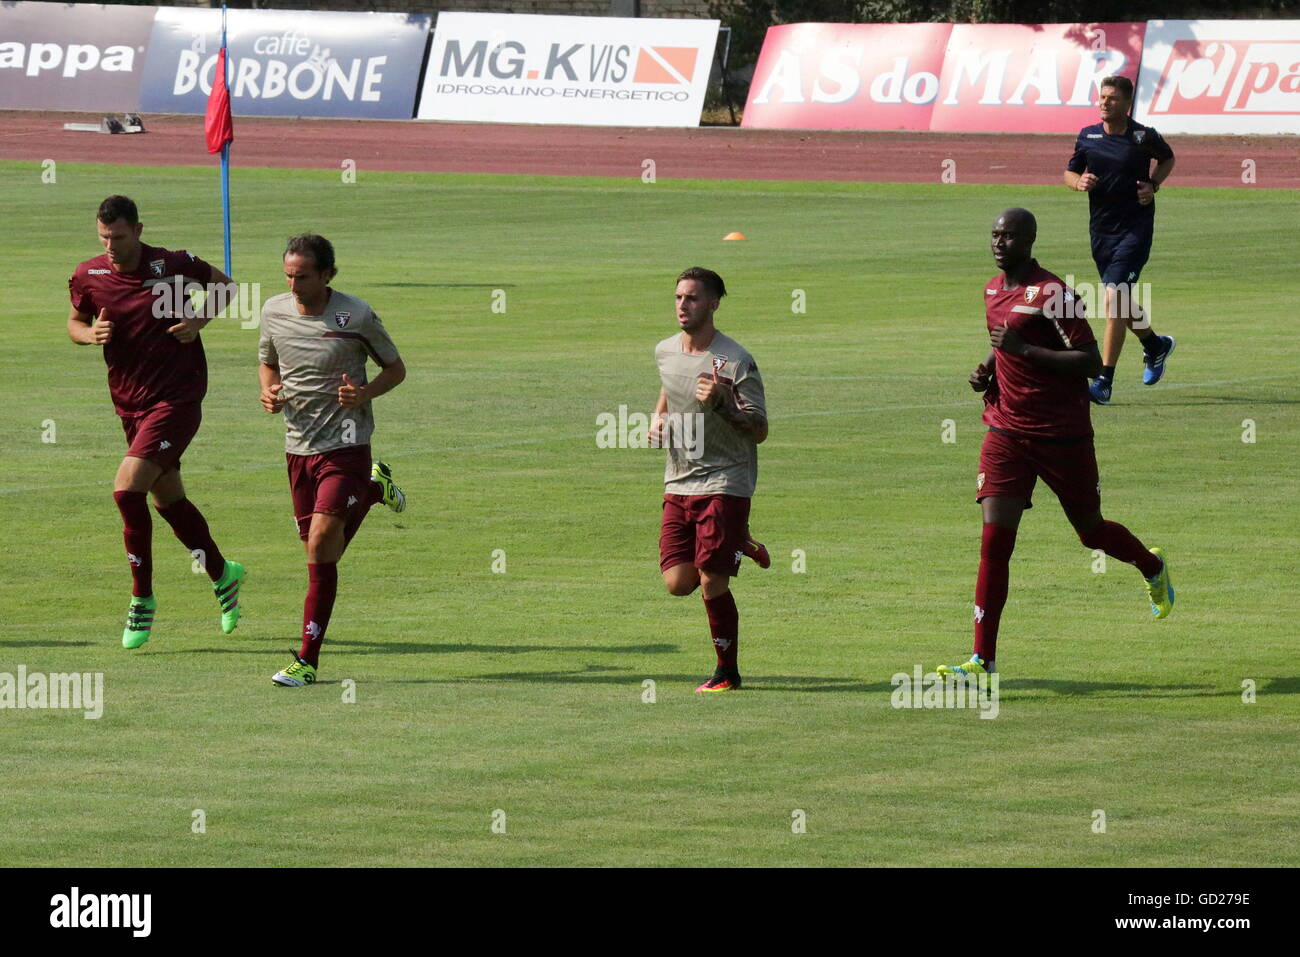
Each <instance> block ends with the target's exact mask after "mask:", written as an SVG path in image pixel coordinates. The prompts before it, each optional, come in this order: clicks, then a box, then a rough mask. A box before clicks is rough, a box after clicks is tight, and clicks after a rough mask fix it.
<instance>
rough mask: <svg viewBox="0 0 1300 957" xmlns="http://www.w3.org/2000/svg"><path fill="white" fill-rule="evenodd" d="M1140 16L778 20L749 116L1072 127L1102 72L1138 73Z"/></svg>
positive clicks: (836, 123)
mask: <svg viewBox="0 0 1300 957" xmlns="http://www.w3.org/2000/svg"><path fill="white" fill-rule="evenodd" d="M1144 27H1145V25H1144V24H1142V23H1091V24H1086V23H1049V24H1035V25H1021V24H956V25H953V24H946V23H899V24H876V23H861V24H828V23H799V24H789V25H786V26H780V27H771V28H770V29H769V30H768V32H767V37H766V39H765V40H764V42H763V50H762V53H761V54H760V55H759V60H758V64H757V67H756V69H755V71H754V79H753V81H752V82H751V84H750V88H749V102H748V103H747V104H746V106H745V115H744V120H743V122H742V125H743V126H747V127H758V128H781V129H859V130H873V129H874V130H890V129H903V130H964V131H989V132H1032V133H1064V132H1069V133H1077V132H1078V131H1079V129H1080V128H1081V127H1083V126H1086V125H1088V124H1089V123H1094V122H1096V120H1097V110H1096V103H1097V84H1098V82H1099V81H1100V80H1101V78H1102V77H1104V76H1108V75H1111V74H1117V75H1120V76H1127V77H1128V78H1129V79H1131V80H1133V81H1134V83H1136V82H1137V73H1138V65H1139V61H1140V60H1141V56H1142V36H1143V32H1144Z"/></svg>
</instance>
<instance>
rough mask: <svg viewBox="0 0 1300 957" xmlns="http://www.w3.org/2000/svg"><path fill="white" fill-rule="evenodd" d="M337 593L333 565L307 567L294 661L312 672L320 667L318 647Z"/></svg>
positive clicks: (323, 638)
mask: <svg viewBox="0 0 1300 957" xmlns="http://www.w3.org/2000/svg"><path fill="white" fill-rule="evenodd" d="M338 590H339V566H338V563H337V562H322V563H320V564H319V565H316V564H312V563H311V562H308V563H307V600H306V601H304V602H303V604H302V650H301V651H299V652H298V657H299V658H302V659H303V660H304V661H306V662H307V664H309V665H311V666H312V667H313V668H315V667H316V665H318V664H319V663H320V645H321V642H322V641H324V640H325V629H326V628H328V627H329V623H330V613H331V612H333V611H334V596H335V595H336V594H338Z"/></svg>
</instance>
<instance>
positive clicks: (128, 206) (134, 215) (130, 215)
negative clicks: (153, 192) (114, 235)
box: [99, 196, 140, 226]
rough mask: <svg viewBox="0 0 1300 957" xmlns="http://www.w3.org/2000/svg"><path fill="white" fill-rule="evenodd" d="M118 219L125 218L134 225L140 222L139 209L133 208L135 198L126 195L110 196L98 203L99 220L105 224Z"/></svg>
mask: <svg viewBox="0 0 1300 957" xmlns="http://www.w3.org/2000/svg"><path fill="white" fill-rule="evenodd" d="M119 219H125V220H126V221H127V222H128V223H130V224H131V225H132V226H134V225H135V224H136V223H138V222H140V211H139V210H137V209H136V208H135V200H133V199H130V198H129V197H126V196H110V197H108V199H106V200H104V201H103V202H102V203H100V204H99V221H100V222H101V223H103V224H104V225H105V226H107V225H108V224H109V223H115V222H117V221H118V220H119Z"/></svg>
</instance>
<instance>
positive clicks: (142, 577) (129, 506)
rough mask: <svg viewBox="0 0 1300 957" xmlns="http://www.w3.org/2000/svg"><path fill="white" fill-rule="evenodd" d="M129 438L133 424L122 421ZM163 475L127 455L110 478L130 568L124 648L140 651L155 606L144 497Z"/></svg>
mask: <svg viewBox="0 0 1300 957" xmlns="http://www.w3.org/2000/svg"><path fill="white" fill-rule="evenodd" d="M124 425H125V426H126V428H127V433H128V437H129V436H130V434H131V431H132V428H133V426H132V424H131V423H129V422H127V421H125V420H124ZM160 474H162V466H160V465H158V464H157V463H156V462H151V461H149V460H148V459H145V458H140V457H138V456H135V455H132V454H130V453H128V454H127V455H126V456H125V457H124V458H123V459H122V464H121V465H119V466H118V469H117V475H116V476H115V477H114V478H113V500H114V501H115V502H116V503H117V510H118V511H119V512H120V513H121V515H122V540H123V543H124V544H125V545H126V558H127V561H128V562H129V563H130V566H131V584H132V587H131V603H130V605H129V606H128V608H127V613H126V627H125V628H124V629H123V631H122V647H123V648H139V647H140V646H141V645H143V644H144V643H145V642H146V641H148V640H149V635H150V633H151V632H152V630H153V621H154V615H155V613H156V612H157V610H158V602H157V601H156V600H155V599H154V595H153V519H152V518H151V517H150V516H149V502H148V499H147V493H148V490H149V488H150V486H152V485H153V483H154V482H155V481H156V480H157V478H158V476H159V475H160Z"/></svg>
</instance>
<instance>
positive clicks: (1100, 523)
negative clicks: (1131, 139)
mask: <svg viewBox="0 0 1300 957" xmlns="http://www.w3.org/2000/svg"><path fill="white" fill-rule="evenodd" d="M1037 232H1038V224H1037V222H1036V221H1035V220H1034V216H1033V214H1032V213H1030V212H1029V211H1028V210H1025V209H1008V210H1006V211H1005V212H1004V213H1002V215H1000V216H999V217H998V218H997V219H996V220H995V221H994V223H993V241H992V246H993V259H994V261H995V262H996V263H997V265H998V267H999V268H1000V269H1001V270H1002V272H1001V273H1000V274H999V275H997V276H994V277H993V278H992V279H990V280H989V281H988V282H987V283H986V284H985V289H984V303H985V316H986V321H987V323H988V331H989V342H990V343H991V344H992V347H993V348H992V349H991V350H990V352H989V355H988V358H987V359H985V360H984V362H983V363H982V364H981V365H979V366H978V367H976V369H975V371H974V372H973V373H971V376H970V380H969V381H970V385H971V388H972V389H974V390H975V391H976V392H983V393H984V403H985V407H984V424H985V425H987V426H988V427H989V430H988V433H987V434H986V435H985V436H984V445H983V448H982V449H981V450H980V463H979V474H978V476H977V477H976V479H975V489H976V495H977V498H976V501H977V502H979V504H980V506H981V508H982V509H983V514H984V533H983V538H982V541H981V544H980V567H979V578H978V579H977V581H976V584H975V650H974V652H973V653H972V655H971V658H970V660H969V661H967V662H966V663H965V664H961V665H955V666H952V667H949V666H943V667H940V668H939V673H940V674H956V675H977V674H983V673H992V672H993V671H994V670H995V669H996V665H995V658H996V654H997V641H998V623H999V621H1000V619H1001V617H1002V608H1003V606H1004V605H1005V604H1006V600H1007V582H1008V578H1009V572H1010V568H1009V566H1010V561H1011V552H1012V549H1014V548H1015V544H1016V529H1017V527H1018V526H1019V525H1020V516H1021V515H1022V514H1023V513H1024V511H1025V509H1027V508H1031V507H1032V502H1031V500H1030V499H1031V496H1032V493H1033V491H1034V484H1035V482H1036V481H1037V479H1038V478H1039V477H1040V476H1041V477H1042V479H1043V481H1044V482H1045V483H1046V484H1047V487H1048V488H1050V489H1051V490H1052V491H1053V492H1054V493H1055V494H1056V497H1057V499H1059V500H1060V503H1061V507H1062V508H1063V509H1064V510H1065V516H1066V518H1068V519H1069V520H1070V524H1071V525H1073V526H1074V530H1075V532H1076V533H1077V534H1078V536H1079V541H1081V542H1083V544H1084V547H1086V548H1093V549H1100V550H1102V551H1104V552H1105V553H1106V554H1107V555H1110V556H1111V557H1113V558H1118V559H1119V560H1120V561H1123V562H1127V563H1129V564H1130V565H1136V566H1137V568H1138V569H1139V570H1140V571H1141V573H1142V576H1143V578H1145V579H1146V586H1147V594H1148V597H1149V598H1150V601H1151V613H1152V614H1153V615H1155V617H1157V618H1165V617H1167V616H1168V615H1169V612H1170V611H1171V610H1172V608H1173V604H1174V589H1173V586H1172V585H1171V584H1170V583H1169V565H1168V562H1167V560H1166V559H1165V557H1164V555H1163V553H1162V552H1161V550H1160V549H1158V548H1153V549H1150V550H1149V551H1148V550H1147V548H1146V546H1144V545H1143V544H1142V543H1141V542H1140V541H1138V539H1137V538H1136V537H1135V536H1134V535H1133V533H1132V532H1130V531H1129V530H1128V529H1127V528H1125V527H1124V526H1123V525H1120V524H1119V523H1117V522H1111V521H1107V520H1106V519H1104V518H1102V515H1101V484H1100V481H1099V480H1098V477H1097V455H1096V452H1095V450H1094V449H1093V442H1092V422H1091V418H1090V411H1089V405H1088V403H1089V401H1090V400H1089V397H1088V377H1089V376H1095V375H1096V374H1097V372H1098V370H1100V368H1101V355H1100V354H1099V353H1098V351H1097V340H1096V338H1095V337H1094V336H1093V334H1092V330H1091V329H1090V328H1089V327H1088V322H1087V319H1086V318H1085V317H1084V316H1083V312H1082V309H1081V307H1080V304H1079V303H1078V301H1077V300H1076V299H1075V298H1074V295H1073V293H1072V292H1071V291H1070V290H1069V289H1068V288H1067V287H1066V285H1065V283H1064V282H1062V281H1061V279H1060V278H1059V277H1057V276H1056V275H1054V274H1052V273H1050V272H1048V271H1047V270H1046V269H1044V268H1043V267H1041V266H1040V265H1038V260H1036V259H1034V258H1033V255H1032V254H1033V247H1034V239H1035V237H1036V235H1037Z"/></svg>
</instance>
